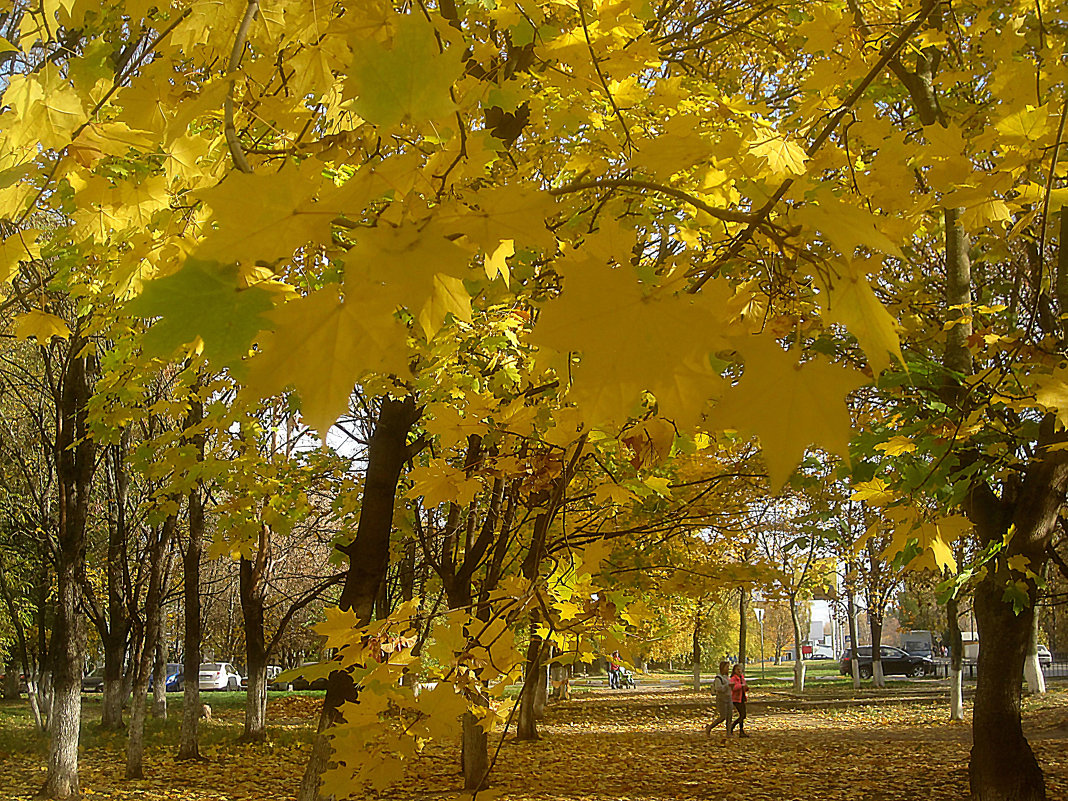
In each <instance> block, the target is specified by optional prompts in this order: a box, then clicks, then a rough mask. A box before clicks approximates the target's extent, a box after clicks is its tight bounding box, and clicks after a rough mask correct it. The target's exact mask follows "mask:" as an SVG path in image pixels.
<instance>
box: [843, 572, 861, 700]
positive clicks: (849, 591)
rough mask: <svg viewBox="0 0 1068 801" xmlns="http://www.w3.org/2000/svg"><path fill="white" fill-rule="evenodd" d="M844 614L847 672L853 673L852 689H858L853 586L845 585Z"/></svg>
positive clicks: (858, 666)
mask: <svg viewBox="0 0 1068 801" xmlns="http://www.w3.org/2000/svg"><path fill="white" fill-rule="evenodd" d="M846 615H848V616H849V672H850V673H852V674H853V689H854V690H859V689H860V664H859V661H860V659H859V654H858V653H857V614H856V604H855V603H854V601H853V588H852V587H850V586H847V587H846Z"/></svg>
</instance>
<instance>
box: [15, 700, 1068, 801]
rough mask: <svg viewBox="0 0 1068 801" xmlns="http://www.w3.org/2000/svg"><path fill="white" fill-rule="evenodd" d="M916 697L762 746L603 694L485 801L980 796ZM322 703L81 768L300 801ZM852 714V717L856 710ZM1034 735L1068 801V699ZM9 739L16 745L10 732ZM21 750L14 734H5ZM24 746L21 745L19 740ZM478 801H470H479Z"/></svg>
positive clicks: (1058, 798)
mask: <svg viewBox="0 0 1068 801" xmlns="http://www.w3.org/2000/svg"><path fill="white" fill-rule="evenodd" d="M906 692H908V693H912V692H914V691H913V690H912V689H911V688H909V689H908V690H907V691H906V690H903V691H901V692H900V693H898V697H896V698H895V697H893V693H890V694H888V695H886V696H883V697H881V698H880V699H878V701H879V703H867V704H862V705H857V704H856V703H854V701H853V699H848V698H844V699H838V700H840V701H842V702H843V703H840V704H833V703H830V702H831V701H834V700H835V699H830V698H826V697H824V698H820V699H818V701H814V700H813V699H811V698H801V699H799V698H791V697H789V693H782V692H775V693H763V694H761V693H757V694H755V696H754V698H753V703H752V705H751V706H752V709H753V712H752V715H751V718H750V721H749V724H748V728H749V731H750V732H751V735H752V736H751V737H749V738H748V739H740V738H731V739H730V740H729V741H728V740H727V739H726V738H725V737H723V736H722V734H721V733H719V732H717V733H716V734H715V735H714V736H713V737H711V738H709V737H706V736H705V735H704V733H703V728H704V725H705V723H707V722H708V721H709V720H710V719H711V708H710V701H711V699H710V697H709V696H708V694H707V693H706V694H702V695H698V694H696V693H693V692H691V691H688V690H684V689H681V688H657V689H651V688H646V689H644V690H642V689H639V690H638V691H634V692H629V691H609V690H598V691H594V692H591V693H588V694H585V695H582V696H579V697H577V698H576V699H575V700H573V701H570V702H567V703H564V704H559V705H556V706H554V707H551V708H550V710H549V713H548V716H547V718H546V720H545V722H544V724H543V725H542V727H541V730H542V733H543V739H542V740H541V741H539V742H536V743H519V742H516V741H515V740H514V739H513V737H512V735H511V733H509V734H508V736H507V737H505V738H504V741H503V743H502V742H501V740H500V737H499V736H496V737H494V738H493V745H494V747H496V746H497V745H498V744H499V745H500V750H499V754H498V759H497V762H496V767H495V769H494V772H493V774H492V777H491V787H490V789H489V791H488V792H485V793H479V794H478V796H477V799H479V801H675V800H679V801H681V800H683V799H701V800H702V801H703V800H704V799H709V800H710V801H711V799H716V800H717V801H720V800H726V801H794V800H795V799H796V800H797V801H800V800H801V799H805V801H810V800H811V799H819V801H912V799H918V800H919V801H950V799H952V800H953V801H957V799H961V798H967V796H968V774H967V764H968V751H969V749H970V746H971V725H970V721H966V722H964V723H950V722H949V721H948V720H947V719H946V718H947V710H946V704H945V701H944V700H943V699H941V698H939V697H937V696H932V697H926V698H924V697H921V698H915V697H910V696H909V695H906ZM318 702H319V701H318V699H317V698H303V697H299V696H291V697H287V698H283V699H275V700H273V701H272V702H271V707H270V718H271V720H272V725H273V729H272V731H273V737H274V740H273V742H270V743H266V744H262V745H256V746H243V745H238V744H236V743H235V742H234V740H235V739H236V737H237V735H238V734H239V733H240V731H241V722H240V710H237V709H234V710H226V711H224V712H223V713H222V714H220V715H219V719H218V720H215V721H213V722H212V723H211V725H210V726H206V727H205V740H206V743H205V747H204V751H205V753H206V754H207V756H208V757H209V759H208V760H207V761H206V762H202V763H188V762H175V761H174V760H173V743H171V744H169V745H165V744H164V743H161V742H158V741H157V742H155V743H153V744H150V746H149V750H148V754H147V762H148V773H149V776H150V778H149V779H146V780H144V781H139V782H126V781H124V780H123V779H122V756H121V754H122V745H123V743H122V738H121V737H118V736H116V737H115V738H114V741H113V742H112V741H106V742H100V743H99V744H97V745H96V746H94V747H91V748H87V749H85V750H84V751H83V753H82V768H81V774H82V781H83V786H84V787H85V789H86V790H87V791H88V792H89V793H91V794H87V795H86V798H93V799H101V800H103V799H108V800H109V801H135V800H136V801H268V800H269V801H288V799H292V798H293V797H294V794H295V792H296V786H297V782H298V781H299V777H300V774H301V772H302V770H303V767H304V762H305V759H306V748H307V742H308V740H309V738H310V727H311V722H312V721H313V720H314V717H315V713H316V712H317V709H318ZM845 702H848V703H845ZM1024 724H1025V731H1026V732H1027V735H1028V738H1029V739H1030V741H1031V744H1032V746H1033V748H1034V749H1035V752H1036V754H1037V755H1038V759H1039V762H1040V763H1041V765H1042V768H1043V770H1044V771H1045V774H1046V782H1047V784H1046V786H1047V795H1048V798H1049V799H1050V801H1068V688H1058V689H1056V690H1054V691H1053V692H1051V693H1049V694H1047V695H1046V696H1044V697H1042V698H1041V699H1027V700H1026V701H1025V705H1024ZM0 733H3V732H0ZM7 734H9V735H10V734H13V732H7ZM4 742H5V741H4V740H2V739H0V801H9V799H18V801H30V800H31V798H32V796H33V794H34V793H35V792H36V790H37V788H38V787H39V786H40V782H41V777H42V776H43V773H42V771H43V769H44V762H43V756H42V753H40V751H39V749H32V748H31V749H29V750H25V751H24V750H22V749H21V748H20V749H18V750H8V751H6V752H5V750H4V748H3V747H2V746H3V744H4ZM6 742H8V743H9V744H10V745H9V747H11V745H14V742H13V740H12V739H8V740H7V741H6ZM459 787H460V780H459V749H458V748H457V747H456V745H455V744H452V743H450V744H446V745H431V746H428V747H427V749H426V751H425V752H424V754H423V755H421V756H420V757H419V758H418V759H417V760H416V761H415V762H414V763H413V764H412V766H411V771H410V774H409V776H408V777H407V778H406V779H405V780H404V781H403V782H402V783H401V784H400V785H398V786H396V787H394V788H393V789H391V790H389V791H387V792H386V793H383V794H382V795H378V796H376V795H368V796H365V797H364V798H366V799H367V800H368V801H372V799H373V801H384V799H389V800H390V801H415V800H416V799H420V800H422V799H428V798H430V799H435V800H438V799H440V800H441V801H444V800H445V799H448V798H453V797H457V798H458V797H460V795H459V792H458V791H459ZM467 798H468V799H469V798H470V796H467Z"/></svg>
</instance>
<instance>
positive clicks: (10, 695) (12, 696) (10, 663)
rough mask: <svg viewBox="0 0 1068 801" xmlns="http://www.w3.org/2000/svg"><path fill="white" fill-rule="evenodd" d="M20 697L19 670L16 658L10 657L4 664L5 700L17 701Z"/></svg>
mask: <svg viewBox="0 0 1068 801" xmlns="http://www.w3.org/2000/svg"><path fill="white" fill-rule="evenodd" d="M18 698H19V670H18V666H17V665H16V663H15V660H14V659H8V660H7V662H6V663H5V665H4V700H5V701H17V700H18Z"/></svg>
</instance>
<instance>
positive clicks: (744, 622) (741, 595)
mask: <svg viewBox="0 0 1068 801" xmlns="http://www.w3.org/2000/svg"><path fill="white" fill-rule="evenodd" d="M748 621H749V588H748V587H739V588H738V664H740V665H744V664H745V656H746V650H745V648H746V643H745V640H746V633H747V631H748V629H749V626H748Z"/></svg>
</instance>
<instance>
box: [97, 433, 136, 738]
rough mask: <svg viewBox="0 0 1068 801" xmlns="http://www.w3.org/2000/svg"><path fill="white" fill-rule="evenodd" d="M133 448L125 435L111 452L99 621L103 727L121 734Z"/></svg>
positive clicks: (125, 652) (127, 614) (128, 599)
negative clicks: (104, 600) (129, 451)
mask: <svg viewBox="0 0 1068 801" xmlns="http://www.w3.org/2000/svg"><path fill="white" fill-rule="evenodd" d="M128 445H129V434H128V433H127V432H125V431H124V432H123V434H122V436H121V438H120V443H119V444H118V445H114V446H112V447H110V448H109V449H108V451H109V455H110V456H111V458H110V459H109V460H108V461H109V463H110V468H111V474H112V476H111V477H112V482H111V484H112V487H111V490H112V491H113V492H114V494H115V497H114V498H113V500H112V514H111V515H109V517H110V519H109V520H108V555H107V560H108V561H107V593H108V610H107V619H106V623H105V619H104V618H103V616H101V617H100V618H99V621H100V623H101V624H102V625H100V627H99V628H100V629H101V630H100V639H101V641H102V642H103V645H104V703H103V704H102V707H101V710H100V727H101V728H102V729H108V730H112V731H114V730H117V729H121V728H123V726H124V725H125V724H124V723H123V720H122V708H123V706H124V704H125V701H126V692H125V689H126V688H125V686H124V683H123V673H124V671H123V668H124V667H125V665H126V656H127V649H128V648H129V645H130V613H129V610H128V609H127V604H130V603H131V602H132V600H131V599H130V598H128V597H127V596H128V595H129V594H131V593H128V592H127V590H128V589H129V590H132V588H131V587H130V586H129V570H128V567H127V559H128V554H127V544H128V543H127V526H126V522H127V521H126V494H127V490H128V487H129V483H130V480H129V476H128V475H127V473H126V470H125V469H124V465H123V461H122V455H123V454H124V453H125V450H126V448H127V447H128Z"/></svg>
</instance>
